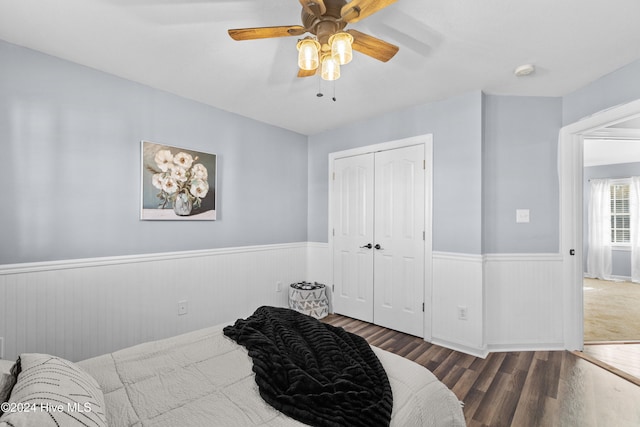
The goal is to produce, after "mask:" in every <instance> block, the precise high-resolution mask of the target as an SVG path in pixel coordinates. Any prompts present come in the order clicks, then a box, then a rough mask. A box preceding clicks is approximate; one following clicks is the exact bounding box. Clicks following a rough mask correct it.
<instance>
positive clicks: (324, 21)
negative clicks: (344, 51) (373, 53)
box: [302, 0, 347, 50]
mask: <svg viewBox="0 0 640 427" xmlns="http://www.w3.org/2000/svg"><path fill="white" fill-rule="evenodd" d="M345 4H347V2H346V0H324V5H325V7H326V9H327V10H326V12H325V13H324V14H323V15H322V16H316V15H313V14H311V13H309V12H307V11H306V10H305V9H304V8H303V9H302V25H303V26H304V27H305V28H306V29H307V31H308V32H310V33H311V34H315V35H316V37H317V38H318V41H319V42H320V44H321V45H322V49H323V50H327V49H328V48H329V37H330V36H331V35H333V34H335V33H336V32H338V31H342V30H343V29H344V27H345V26H346V25H347V23H346V22H344V21H342V20H341V19H340V18H341V10H342V7H343V6H344V5H345Z"/></svg>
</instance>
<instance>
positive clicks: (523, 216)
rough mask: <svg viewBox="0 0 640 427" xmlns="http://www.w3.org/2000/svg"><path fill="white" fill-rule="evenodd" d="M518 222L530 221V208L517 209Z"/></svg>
mask: <svg viewBox="0 0 640 427" xmlns="http://www.w3.org/2000/svg"><path fill="white" fill-rule="evenodd" d="M516 222H517V223H526V222H529V209H516Z"/></svg>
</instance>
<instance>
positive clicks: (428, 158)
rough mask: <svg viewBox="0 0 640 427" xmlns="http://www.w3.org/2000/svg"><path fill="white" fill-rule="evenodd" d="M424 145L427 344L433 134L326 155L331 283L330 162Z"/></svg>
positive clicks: (426, 330) (426, 334)
mask: <svg viewBox="0 0 640 427" xmlns="http://www.w3.org/2000/svg"><path fill="white" fill-rule="evenodd" d="M418 144H424V147H425V149H424V153H425V162H426V171H425V172H426V173H425V186H424V188H425V193H426V194H425V209H424V214H425V226H424V227H425V228H424V229H425V240H424V241H425V247H424V257H425V263H424V265H425V275H424V281H425V283H424V299H425V301H424V303H425V315H424V339H425V340H426V341H431V339H432V332H431V328H432V318H431V313H432V312H433V310H432V296H431V294H432V287H433V276H432V272H433V258H432V254H433V242H432V236H433V233H432V216H433V209H432V200H433V197H432V194H433V184H432V183H433V134H425V135H418V136H414V137H410V138H404V139H398V140H394V141H388V142H383V143H379V144H373V145H367V146H363V147H356V148H352V149H349V150H343V151H336V152H334V153H329V174H328V179H329V184H328V188H329V194H328V196H329V210H328V216H329V221H328V223H329V229H328V235H329V251H330V253H331V256H330V258H331V265H330V269H331V278H332V280H333V268H334V266H333V229H334V224H333V217H332V212H333V206H332V205H333V201H332V200H333V184H332V181H333V161H334V160H335V159H339V158H343V157H350V156H358V155H361V154H367V153H375V152H378V151H386V150H393V149H396V148H403V147H409V146H412V145H418Z"/></svg>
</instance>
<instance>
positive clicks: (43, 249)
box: [0, 41, 307, 264]
mask: <svg viewBox="0 0 640 427" xmlns="http://www.w3.org/2000/svg"><path fill="white" fill-rule="evenodd" d="M0 58H2V61H1V63H2V66H0V144H1V149H0V153H1V154H0V158H1V159H2V165H3V166H2V167H1V168H0V182H1V183H2V189H3V192H2V194H3V196H2V199H3V203H2V208H0V240H1V241H2V245H0V264H12V263H22V262H33V261H46V260H58V259H74V258H87V257H99V256H112V255H128V254H140V253H158V252H168V251H181V250H194V249H209V248H218V247H232V246H242V245H254V244H271V243H287V242H298V241H306V240H307V167H306V166H307V165H306V164H307V137H306V136H303V135H299V134H296V133H293V132H290V131H287V130H283V129H280V128H276V127H273V126H269V125H265V124H263V123H259V122H256V121H254V120H251V119H247V118H244V117H241V116H238V115H235V114H231V113H228V112H224V111H221V110H219V109H216V108H212V107H209V106H206V105H203V104H200V103H197V102H194V101H190V100H186V99H184V98H180V97H177V96H174V95H171V94H168V93H166V92H162V91H159V90H155V89H152V88H149V87H146V86H143V85H139V84H136V83H133V82H131V81H127V80H124V79H120V78H117V77H114V76H111V75H108V74H105V73H102V72H98V71H95V70H93V69H90V68H86V67H83V66H79V65H77V64H73V63H70V62H67V61H64V60H60V59H57V58H54V57H51V56H47V55H44V54H41V53H38V52H35V51H32V50H29V49H25V48H22V47H18V46H15V45H12V44H9V43H6V42H2V41H0ZM143 139H144V140H149V141H153V142H158V143H164V144H168V145H175V146H181V147H185V148H191V149H194V150H197V151H203V152H209V153H216V154H218V185H219V193H218V209H219V211H218V212H219V220H218V221H214V222H202V221H195V222H175V221H170V222H169V221H164V222H157V221H140V220H139V219H138V218H139V207H140V140H143Z"/></svg>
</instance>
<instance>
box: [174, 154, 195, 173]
mask: <svg viewBox="0 0 640 427" xmlns="http://www.w3.org/2000/svg"><path fill="white" fill-rule="evenodd" d="M173 163H175V164H176V165H179V166H180V167H182V168H184V169H189V168H190V167H191V165H192V164H193V157H191V155H190V154H187V153H184V152H182V151H181V152H179V153H178V154H176V155H175V156H173Z"/></svg>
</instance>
